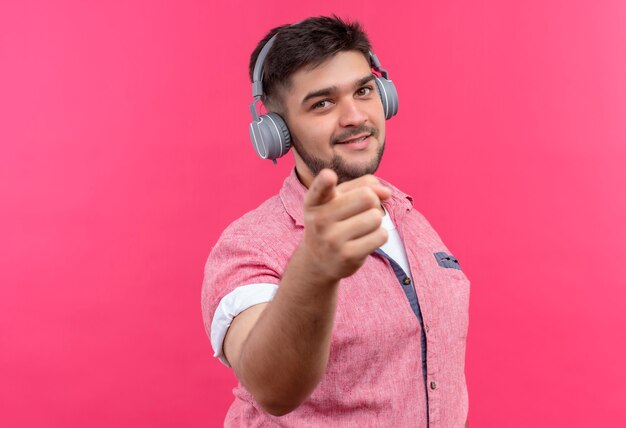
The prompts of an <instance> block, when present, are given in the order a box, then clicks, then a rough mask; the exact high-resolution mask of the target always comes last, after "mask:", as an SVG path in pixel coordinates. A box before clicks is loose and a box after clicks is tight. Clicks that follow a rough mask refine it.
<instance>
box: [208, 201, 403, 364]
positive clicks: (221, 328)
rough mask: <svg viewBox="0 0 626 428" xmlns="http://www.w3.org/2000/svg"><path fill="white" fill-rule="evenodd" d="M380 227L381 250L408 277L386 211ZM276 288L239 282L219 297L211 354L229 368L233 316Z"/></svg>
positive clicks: (266, 299)
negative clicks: (382, 231) (226, 351)
mask: <svg viewBox="0 0 626 428" xmlns="http://www.w3.org/2000/svg"><path fill="white" fill-rule="evenodd" d="M381 227H383V228H384V229H386V230H387V233H388V234H389V239H388V240H387V242H386V243H385V244H383V245H382V246H381V247H380V249H381V250H383V251H384V252H385V253H386V254H387V255H388V256H389V257H390V258H392V259H393V260H394V261H395V262H396V263H398V264H399V265H400V267H401V268H402V269H403V270H404V272H406V274H407V275H409V276H411V270H410V269H409V261H408V259H407V256H406V250H405V249H404V244H403V243H402V239H400V235H399V234H398V231H397V230H396V226H395V225H394V224H393V221H391V217H389V214H387V211H386V210H385V216H384V217H383V222H382V225H381ZM276 290H278V286H277V285H276V284H268V283H258V284H248V285H242V286H239V287H237V288H235V289H234V290H233V291H231V292H230V293H228V294H227V295H226V296H224V297H223V298H222V300H220V303H219V305H218V306H217V310H216V311H215V315H214V316H213V321H212V323H211V345H212V346H213V351H215V354H214V356H215V357H217V358H219V360H220V361H221V362H222V363H224V364H225V365H226V366H227V367H230V364H228V361H226V358H225V357H224V352H223V351H222V347H223V344H224V338H225V337H226V332H227V331H228V328H229V327H230V324H231V323H232V321H233V319H234V318H235V317H236V316H237V315H239V314H240V313H242V312H243V311H245V310H246V309H248V308H250V307H252V306H254V305H258V304H260V303H267V302H269V301H271V300H272V299H273V298H274V295H275V294H276Z"/></svg>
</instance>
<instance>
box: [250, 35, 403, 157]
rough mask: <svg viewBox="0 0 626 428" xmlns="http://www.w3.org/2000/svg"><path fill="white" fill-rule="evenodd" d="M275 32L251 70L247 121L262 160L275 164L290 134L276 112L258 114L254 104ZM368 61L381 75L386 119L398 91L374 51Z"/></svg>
mask: <svg viewBox="0 0 626 428" xmlns="http://www.w3.org/2000/svg"><path fill="white" fill-rule="evenodd" d="M275 39H276V35H274V37H272V38H271V39H270V40H269V41H268V42H267V43H266V44H265V46H263V49H261V52H259V56H258V57H257V60H256V63H255V64H254V71H253V73H252V78H253V81H252V96H253V97H254V100H253V101H252V103H251V104H250V113H252V122H251V123H250V139H251V140H252V145H253V146H254V150H256V152H257V154H258V155H259V156H260V157H261V159H271V160H272V161H274V163H276V159H278V158H279V157H281V156H283V155H285V154H286V153H287V152H288V151H289V148H290V147H291V135H290V134H289V128H287V124H286V123H285V121H284V120H283V118H282V117H280V115H279V114H277V113H274V112H270V113H267V114H264V115H261V116H259V113H258V112H257V109H256V104H257V103H258V102H259V100H260V99H261V97H262V96H263V64H264V63H265V57H266V56H267V53H268V52H269V50H270V48H271V47H272V45H273V44H274V41H275ZM370 64H371V66H372V69H373V70H375V71H377V72H378V73H380V74H381V75H382V77H378V76H377V77H376V79H375V81H376V86H377V87H378V92H379V93H380V98H381V101H382V103H383V111H384V112H385V119H391V117H392V116H394V115H396V114H397V113H398V92H397V91H396V87H395V85H394V84H393V82H392V81H391V80H390V79H389V73H387V70H385V69H384V68H382V67H381V66H380V61H378V58H376V55H374V53H373V52H371V51H370Z"/></svg>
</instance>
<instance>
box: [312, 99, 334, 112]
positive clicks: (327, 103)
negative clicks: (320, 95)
mask: <svg viewBox="0 0 626 428" xmlns="http://www.w3.org/2000/svg"><path fill="white" fill-rule="evenodd" d="M330 104H331V102H330V100H322V101H318V102H316V103H315V104H313V105H312V106H311V110H320V109H324V108H327V107H330Z"/></svg>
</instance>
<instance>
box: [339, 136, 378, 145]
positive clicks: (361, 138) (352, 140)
mask: <svg viewBox="0 0 626 428" xmlns="http://www.w3.org/2000/svg"><path fill="white" fill-rule="evenodd" d="M371 136H372V134H365V135H357V136H356V137H353V138H349V139H347V140H343V141H338V142H337V143H336V144H354V143H360V142H361V141H364V140H365V139H366V138H369V137H371Z"/></svg>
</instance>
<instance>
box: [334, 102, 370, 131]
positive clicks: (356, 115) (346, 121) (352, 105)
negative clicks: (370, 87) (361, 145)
mask: <svg viewBox="0 0 626 428" xmlns="http://www.w3.org/2000/svg"><path fill="white" fill-rule="evenodd" d="M363 107H364V106H362V105H359V101H358V100H355V99H349V100H345V101H344V102H343V103H342V106H341V117H340V118H339V125H341V126H342V127H349V126H360V125H363V124H364V123H365V122H366V121H367V114H366V113H365V110H364V108H363Z"/></svg>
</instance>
